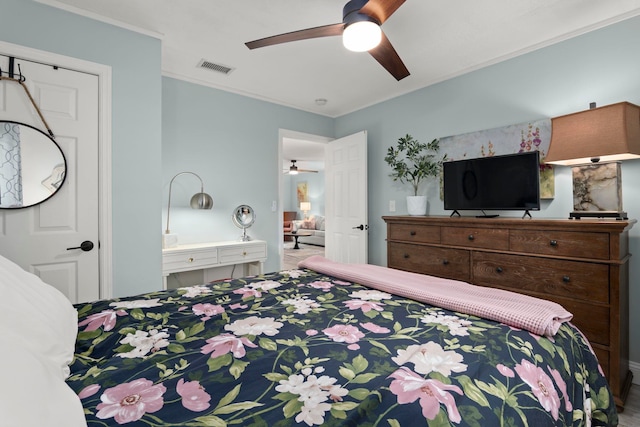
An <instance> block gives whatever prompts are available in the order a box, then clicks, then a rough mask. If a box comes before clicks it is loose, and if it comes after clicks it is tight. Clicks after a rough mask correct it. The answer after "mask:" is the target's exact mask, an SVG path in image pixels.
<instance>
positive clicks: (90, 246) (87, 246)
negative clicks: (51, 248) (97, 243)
mask: <svg viewBox="0 0 640 427" xmlns="http://www.w3.org/2000/svg"><path fill="white" fill-rule="evenodd" d="M73 249H82V250H83V251H85V252H89V251H90V250H91V249H93V242H91V241H89V240H85V241H84V242H82V243H80V246H76V247H75V248H67V250H68V251H71V250H73Z"/></svg>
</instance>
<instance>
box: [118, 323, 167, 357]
mask: <svg viewBox="0 0 640 427" xmlns="http://www.w3.org/2000/svg"><path fill="white" fill-rule="evenodd" d="M167 338H169V334H168V333H166V332H165V331H164V330H163V331H158V330H157V329H152V330H150V331H149V332H146V331H136V333H135V334H127V336H126V337H124V338H123V339H122V340H120V344H129V345H130V346H132V347H134V348H133V350H130V351H127V352H124V353H119V354H118V357H124V358H127V359H133V358H136V357H141V358H145V357H147V355H148V354H149V353H155V352H156V351H159V350H161V349H163V348H165V347H167V346H168V345H169V340H167Z"/></svg>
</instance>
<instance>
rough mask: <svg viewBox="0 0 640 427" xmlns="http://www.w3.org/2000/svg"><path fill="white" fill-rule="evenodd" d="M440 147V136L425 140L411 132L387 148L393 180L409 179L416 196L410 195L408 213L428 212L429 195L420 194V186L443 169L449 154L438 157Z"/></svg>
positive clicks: (402, 181) (387, 157) (404, 181)
mask: <svg viewBox="0 0 640 427" xmlns="http://www.w3.org/2000/svg"><path fill="white" fill-rule="evenodd" d="M439 150H440V140H439V139H434V140H433V141H431V142H430V143H428V144H425V143H423V142H420V141H418V140H417V139H414V138H413V137H412V136H411V135H409V134H407V135H406V136H404V137H401V138H399V139H398V142H397V144H396V146H395V147H389V149H388V150H387V156H386V157H385V158H384V160H385V162H387V164H388V165H389V166H390V167H391V169H392V170H393V172H391V174H390V175H389V176H390V177H391V178H393V180H394V181H400V182H401V183H403V184H405V183H408V184H411V186H412V187H413V196H407V211H408V212H409V215H425V214H426V212H427V197H426V196H419V195H418V190H419V187H420V183H421V182H422V180H424V179H426V178H429V177H434V178H435V177H437V176H438V174H439V173H440V169H441V167H442V162H444V161H445V160H446V158H447V155H446V154H445V155H444V156H442V158H441V159H437V157H436V156H437V153H438V151H439Z"/></svg>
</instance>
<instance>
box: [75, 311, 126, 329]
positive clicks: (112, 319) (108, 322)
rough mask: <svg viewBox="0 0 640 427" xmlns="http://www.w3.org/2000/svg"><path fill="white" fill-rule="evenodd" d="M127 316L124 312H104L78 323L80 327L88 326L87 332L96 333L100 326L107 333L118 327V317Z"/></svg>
mask: <svg viewBox="0 0 640 427" xmlns="http://www.w3.org/2000/svg"><path fill="white" fill-rule="evenodd" d="M126 314H127V312H126V311H124V310H104V311H102V312H101V313H96V314H92V315H91V316H87V318H86V319H84V320H83V321H82V322H80V323H78V326H84V325H87V327H86V328H85V329H84V330H85V331H95V330H96V329H98V328H99V327H100V326H104V330H105V331H110V330H112V329H113V327H114V326H116V316H126Z"/></svg>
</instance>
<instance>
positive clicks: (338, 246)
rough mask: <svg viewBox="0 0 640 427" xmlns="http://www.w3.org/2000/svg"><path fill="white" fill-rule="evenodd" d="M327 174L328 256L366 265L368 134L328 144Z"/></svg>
mask: <svg viewBox="0 0 640 427" xmlns="http://www.w3.org/2000/svg"><path fill="white" fill-rule="evenodd" d="M325 171H326V172H325V182H326V185H325V194H326V202H325V203H326V205H325V209H326V223H325V224H326V231H325V256H326V257H327V258H329V259H331V260H334V261H339V262H345V263H367V261H368V243H369V232H368V229H369V226H368V219H367V218H368V217H367V210H368V206H367V132H366V131H362V132H358V133H356V134H353V135H349V136H346V137H344V138H340V139H336V140H333V141H331V142H329V143H328V144H327V149H326V155H325Z"/></svg>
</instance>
